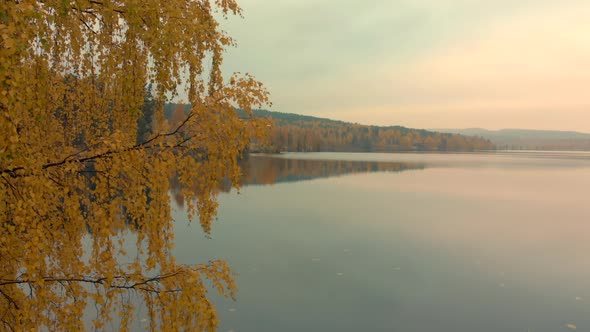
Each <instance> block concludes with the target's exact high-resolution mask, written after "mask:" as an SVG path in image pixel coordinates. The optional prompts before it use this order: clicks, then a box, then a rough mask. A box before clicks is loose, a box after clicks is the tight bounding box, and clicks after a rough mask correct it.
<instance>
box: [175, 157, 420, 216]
mask: <svg viewBox="0 0 590 332" xmlns="http://www.w3.org/2000/svg"><path fill="white" fill-rule="evenodd" d="M240 166H241V169H242V177H241V179H240V185H241V186H247V185H260V184H262V185H268V184H275V183H281V182H296V181H305V180H312V179H317V178H327V177H333V176H342V175H347V174H355V173H371V172H403V171H407V170H419V169H424V168H425V164H421V163H402V162H379V161H350V160H309V159H308V160H306V159H288V158H280V157H273V156H250V157H249V158H248V159H244V160H242V161H241V162H240ZM219 188H220V190H221V191H225V192H227V191H230V190H231V182H230V181H228V180H223V181H220V182H219ZM187 189H188V190H190V191H198V184H197V183H195V185H194V187H192V188H186V187H183V186H182V185H181V184H180V183H179V182H178V179H176V178H173V179H172V180H171V182H170V195H171V196H172V198H173V199H174V201H175V202H176V205H178V206H179V207H184V206H185V204H186V203H187V202H186V201H185V200H186V199H185V196H184V194H183V192H184V191H186V190H187Z"/></svg>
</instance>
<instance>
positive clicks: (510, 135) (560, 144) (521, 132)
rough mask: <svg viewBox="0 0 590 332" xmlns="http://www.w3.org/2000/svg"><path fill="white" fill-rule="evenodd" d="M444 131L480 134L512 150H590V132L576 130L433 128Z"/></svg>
mask: <svg viewBox="0 0 590 332" xmlns="http://www.w3.org/2000/svg"><path fill="white" fill-rule="evenodd" d="M433 130H436V131H440V132H443V133H454V134H462V135H473V136H480V137H484V138H486V139H489V140H490V141H492V142H493V143H494V144H496V146H497V147H498V149H510V150H586V151H588V150H590V134H587V133H580V132H575V131H557V130H530V129H500V130H486V129H481V128H467V129H433Z"/></svg>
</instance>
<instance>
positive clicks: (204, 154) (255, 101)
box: [0, 0, 268, 331]
mask: <svg viewBox="0 0 590 332" xmlns="http://www.w3.org/2000/svg"><path fill="white" fill-rule="evenodd" d="M240 14H241V12H240V8H239V7H238V5H237V4H236V2H235V1H234V0H215V1H213V0H167V1H160V0H44V1H41V0H37V1H36V0H13V1H2V2H1V3H0V330H14V331H22V330H30V329H49V330H81V329H85V328H89V327H90V328H92V329H99V330H100V329H103V328H104V326H105V324H106V323H108V322H109V321H112V320H113V317H114V316H116V315H118V316H119V317H120V318H117V322H120V324H121V329H122V330H125V329H127V328H128V327H129V325H130V323H131V322H132V321H133V319H134V317H133V314H134V312H135V310H134V306H135V305H137V303H138V302H140V303H142V305H144V306H145V308H146V312H147V315H148V318H149V320H148V321H149V322H150V323H149V324H150V328H151V329H152V330H156V329H158V330H159V329H171V330H207V331H210V330H214V329H215V327H216V325H217V323H218V318H217V314H216V311H215V308H214V307H213V305H212V304H211V302H210V301H209V299H208V297H207V296H206V293H207V289H208V288H207V287H206V286H205V282H206V280H210V281H212V283H213V285H214V288H216V289H217V290H218V291H219V292H220V293H221V294H223V295H229V296H231V295H232V294H233V292H234V290H235V284H234V281H233V279H232V277H231V272H230V270H229V268H228V267H227V265H226V264H225V262H223V261H209V262H204V263H201V264H196V265H191V266H185V265H181V264H178V263H176V262H175V260H174V257H173V256H172V255H171V249H172V245H173V223H172V218H171V212H170V202H169V201H170V199H169V186H170V182H171V176H172V175H173V174H174V176H175V179H174V181H178V182H179V183H180V184H181V185H182V187H183V188H189V189H184V190H183V195H184V197H185V198H186V199H187V202H188V204H187V211H188V214H189V218H198V220H199V221H200V223H201V225H202V228H203V230H204V231H205V232H209V231H210V229H211V221H212V217H213V216H214V214H215V213H216V208H217V203H216V197H215V195H216V194H215V192H216V186H217V184H218V182H219V180H220V179H221V178H229V179H231V180H233V181H234V183H237V178H238V176H239V168H238V165H237V159H238V156H239V154H240V153H241V152H242V151H244V150H245V149H247V146H248V144H249V139H250V138H251V137H252V136H257V135H261V134H262V132H263V130H261V129H262V128H265V127H266V125H265V124H263V123H261V122H257V121H255V120H252V119H244V117H243V116H242V117H238V116H237V115H236V111H235V109H236V108H241V109H243V110H245V111H246V114H250V113H249V112H250V110H251V109H252V108H253V107H259V106H260V105H264V104H267V103H268V93H267V91H266V90H265V89H264V88H263V86H262V85H261V84H260V83H259V82H257V81H256V80H254V78H253V77H251V76H249V75H247V74H246V75H237V74H236V75H233V76H232V77H231V78H230V79H228V80H225V81H224V79H223V77H222V73H221V65H222V60H223V52H224V49H225V48H226V47H228V46H232V45H233V41H232V39H231V38H230V37H229V36H228V35H226V33H225V32H224V31H222V30H221V28H220V26H219V23H218V21H217V20H216V17H225V16H227V15H240ZM147 84H150V87H153V90H154V91H153V94H154V98H155V100H158V101H160V102H156V103H155V111H154V112H152V113H153V115H152V114H151V113H150V115H149V118H148V119H147V120H146V119H145V116H146V113H145V112H144V111H143V110H144V108H145V107H143V108H142V105H144V95H145V91H146V86H147ZM179 95H181V96H186V97H187V98H188V100H189V102H190V104H191V110H190V113H188V115H187V116H186V117H185V118H184V119H183V120H182V121H180V122H179V123H175V124H174V125H170V124H168V123H167V121H165V119H164V116H163V114H164V112H163V102H162V101H164V100H166V99H167V98H168V99H170V98H173V97H175V96H179ZM140 120H141V121H140ZM138 122H141V123H143V124H142V126H145V124H146V123H147V124H148V127H149V130H148V133H147V134H145V133H144V134H143V135H141V136H142V137H138V134H137V133H138ZM144 131H145V130H144ZM126 229H131V230H132V232H134V233H135V234H136V235H135V236H133V237H124V236H121V232H122V231H123V230H126ZM129 238H133V240H132V241H136V243H133V245H134V247H135V246H136V247H137V250H138V253H137V255H135V256H133V257H131V258H130V259H129V260H128V261H127V262H125V263H124V262H122V261H121V257H128V258H129V257H130V256H126V255H125V252H124V250H123V248H124V247H125V243H124V242H125V241H128V240H126V239H129ZM129 292H132V293H136V294H138V295H139V297H140V299H141V300H140V301H132V300H131V297H128V296H123V295H125V294H127V293H129ZM88 304H92V305H93V306H95V307H96V308H97V309H96V317H95V318H94V320H93V324H94V325H93V326H84V323H82V319H81V318H82V317H83V316H84V315H85V314H84V312H85V308H86V307H87V306H88ZM160 322H166V324H160Z"/></svg>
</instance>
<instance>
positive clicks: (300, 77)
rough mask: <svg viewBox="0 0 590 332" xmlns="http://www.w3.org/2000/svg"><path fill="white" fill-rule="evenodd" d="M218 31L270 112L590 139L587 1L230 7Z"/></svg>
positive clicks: (230, 63)
mask: <svg viewBox="0 0 590 332" xmlns="http://www.w3.org/2000/svg"><path fill="white" fill-rule="evenodd" d="M239 4H240V5H241V7H242V9H243V10H244V18H243V19H238V18H230V19H228V20H227V21H224V22H223V28H224V29H225V30H226V31H227V32H228V33H229V34H230V35H231V36H232V37H234V38H235V39H236V41H237V43H238V47H237V48H231V49H228V51H227V53H226V55H225V68H224V69H225V71H226V73H229V72H234V71H240V72H249V73H251V74H253V75H254V76H255V77H256V78H257V79H259V80H260V81H262V82H264V83H265V86H266V87H267V88H268V89H269V90H270V92H271V98H272V102H273V106H272V110H273V111H278V112H288V113H299V114H305V115H313V116H319V117H328V118H332V119H338V120H344V121H351V122H357V123H361V124H372V125H403V126H407V127H414V128H473V127H479V128H487V129H501V128H526V129H553V130H576V131H582V132H590V19H589V17H590V1H589V0H534V1H529V0H518V1H515V0H494V1H488V0H240V1H239Z"/></svg>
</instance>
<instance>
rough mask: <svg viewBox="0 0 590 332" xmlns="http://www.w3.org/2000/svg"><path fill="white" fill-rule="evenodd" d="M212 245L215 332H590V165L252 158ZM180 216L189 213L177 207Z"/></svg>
mask: <svg viewBox="0 0 590 332" xmlns="http://www.w3.org/2000/svg"><path fill="white" fill-rule="evenodd" d="M244 171H245V176H244V185H243V187H242V188H241V189H240V191H239V194H237V193H236V190H233V191H232V192H230V193H222V194H220V197H219V202H220V208H219V214H218V218H217V221H216V223H215V224H214V225H213V231H212V234H211V237H210V238H208V237H205V236H204V234H203V232H202V231H201V229H200V227H199V225H198V223H193V224H190V225H189V224H187V222H186V217H185V216H184V213H183V211H182V207H181V206H180V205H178V206H177V207H176V212H175V213H174V216H175V219H176V220H177V222H176V226H175V231H176V243H177V244H176V248H175V252H174V253H175V255H176V257H177V260H178V261H179V262H182V263H187V264H193V263H198V262H201V261H205V260H208V259H213V258H218V259H224V260H227V261H228V262H229V264H230V266H231V267H232V269H233V270H234V271H235V272H236V273H237V274H238V275H237V276H236V281H237V284H238V293H237V297H236V301H235V302H234V301H232V300H230V299H219V298H217V297H215V296H213V298H214V299H215V302H216V305H217V308H218V310H219V312H220V315H221V326H220V329H219V330H220V331H235V332H242V331H243V332H246V331H252V332H254V331H256V332H262V331H437V332H441V331H449V332H456V331H490V332H492V331H493V332H497V331H523V332H526V331H568V330H573V329H574V328H576V329H577V331H590V198H589V195H588V193H589V191H590V153H577V152H572V153H569V152H513V153H490V154H370V153H354V154H348V153H308V154H306V153H287V154H281V155H276V156H264V155H255V156H252V157H251V158H250V162H249V163H248V164H246V165H245V166H244ZM180 203H181V201H180Z"/></svg>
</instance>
